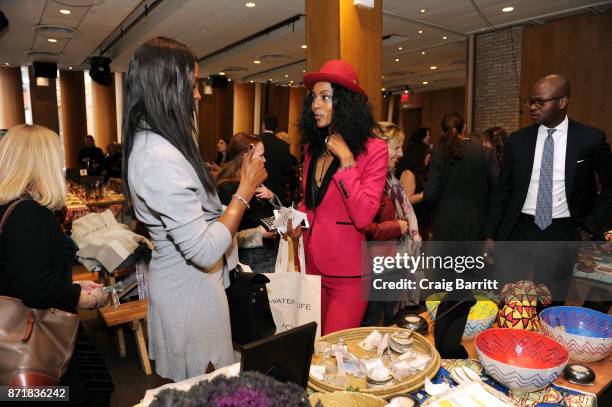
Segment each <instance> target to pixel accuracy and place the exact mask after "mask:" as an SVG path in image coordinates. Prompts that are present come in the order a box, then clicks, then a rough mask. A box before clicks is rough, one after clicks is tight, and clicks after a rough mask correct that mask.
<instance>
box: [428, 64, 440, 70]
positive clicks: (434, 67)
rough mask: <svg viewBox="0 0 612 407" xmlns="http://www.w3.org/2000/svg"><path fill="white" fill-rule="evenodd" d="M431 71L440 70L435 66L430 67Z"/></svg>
mask: <svg viewBox="0 0 612 407" xmlns="http://www.w3.org/2000/svg"><path fill="white" fill-rule="evenodd" d="M429 69H431V70H432V71H435V70H436V69H438V67H437V66H435V65H432V66H430V67H429Z"/></svg>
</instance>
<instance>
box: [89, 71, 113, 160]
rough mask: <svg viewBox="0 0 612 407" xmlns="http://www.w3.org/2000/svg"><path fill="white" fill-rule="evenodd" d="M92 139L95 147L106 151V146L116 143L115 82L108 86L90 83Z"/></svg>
mask: <svg viewBox="0 0 612 407" xmlns="http://www.w3.org/2000/svg"><path fill="white" fill-rule="evenodd" d="M91 95H92V110H93V122H94V134H92V136H94V139H95V140H96V146H98V147H100V148H101V149H102V150H104V151H106V146H108V145H109V144H110V143H112V142H116V141H117V109H116V106H115V80H114V77H113V81H112V82H111V84H110V86H104V85H100V84H99V83H97V82H95V81H91Z"/></svg>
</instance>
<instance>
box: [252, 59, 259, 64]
mask: <svg viewBox="0 0 612 407" xmlns="http://www.w3.org/2000/svg"><path fill="white" fill-rule="evenodd" d="M253 63H254V64H261V61H260V60H259V59H256V60H255V61H253Z"/></svg>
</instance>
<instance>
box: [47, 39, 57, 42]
mask: <svg viewBox="0 0 612 407" xmlns="http://www.w3.org/2000/svg"><path fill="white" fill-rule="evenodd" d="M47 41H49V42H57V40H56V39H55V38H47Z"/></svg>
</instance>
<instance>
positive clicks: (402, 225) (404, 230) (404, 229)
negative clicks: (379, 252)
mask: <svg viewBox="0 0 612 407" xmlns="http://www.w3.org/2000/svg"><path fill="white" fill-rule="evenodd" d="M397 222H398V223H399V225H400V230H401V231H402V235H405V234H406V233H408V230H409V229H408V226H409V224H408V222H406V221H405V220H398V221H397Z"/></svg>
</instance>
